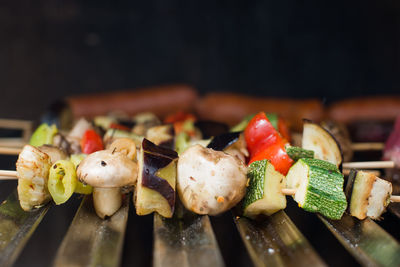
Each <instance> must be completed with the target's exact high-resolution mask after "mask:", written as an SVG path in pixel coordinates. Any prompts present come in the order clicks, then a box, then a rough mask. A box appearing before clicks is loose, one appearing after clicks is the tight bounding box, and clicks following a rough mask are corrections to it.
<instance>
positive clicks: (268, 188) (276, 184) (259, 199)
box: [243, 160, 286, 218]
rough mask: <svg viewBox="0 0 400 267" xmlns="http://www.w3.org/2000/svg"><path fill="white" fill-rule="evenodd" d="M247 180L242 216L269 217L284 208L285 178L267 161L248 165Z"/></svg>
mask: <svg viewBox="0 0 400 267" xmlns="http://www.w3.org/2000/svg"><path fill="white" fill-rule="evenodd" d="M248 178H249V179H250V183H249V187H248V188H247V192H246V196H245V198H244V201H243V208H244V210H243V215H244V216H246V217H249V218H255V217H257V216H258V215H260V214H265V215H268V216H269V215H272V214H274V213H275V212H277V211H279V210H282V209H284V208H286V196H285V195H283V194H282V189H283V188H284V187H285V184H286V178H285V176H283V175H282V174H281V173H280V172H278V171H276V170H275V168H274V166H273V165H272V164H271V163H270V162H269V161H268V160H260V161H255V162H253V163H252V164H250V166H249V171H248Z"/></svg>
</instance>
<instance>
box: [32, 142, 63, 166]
mask: <svg viewBox="0 0 400 267" xmlns="http://www.w3.org/2000/svg"><path fill="white" fill-rule="evenodd" d="M38 149H39V150H40V151H42V152H43V153H46V154H47V155H48V156H49V157H50V161H51V164H53V163H55V162H56V161H57V160H62V159H67V158H68V155H67V153H65V152H64V151H63V150H61V149H59V148H58V147H55V146H52V145H43V146H40V147H38Z"/></svg>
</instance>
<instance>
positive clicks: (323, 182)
mask: <svg viewBox="0 0 400 267" xmlns="http://www.w3.org/2000/svg"><path fill="white" fill-rule="evenodd" d="M343 183H344V179H343V174H341V173H340V172H339V170H338V168H337V167H336V165H334V164H332V163H330V162H327V161H323V160H319V159H304V158H303V159H299V160H298V161H297V163H296V164H294V165H293V166H292V168H290V170H289V172H288V175H287V176H286V185H287V187H288V188H293V189H296V190H297V191H296V194H295V195H294V200H295V201H296V202H297V203H298V204H299V206H300V207H301V208H303V209H304V210H306V211H310V212H319V213H321V214H322V215H324V216H325V217H328V218H330V219H333V220H338V219H340V218H341V217H342V215H343V213H344V211H345V210H346V207H347V202H346V197H345V195H344V193H343Z"/></svg>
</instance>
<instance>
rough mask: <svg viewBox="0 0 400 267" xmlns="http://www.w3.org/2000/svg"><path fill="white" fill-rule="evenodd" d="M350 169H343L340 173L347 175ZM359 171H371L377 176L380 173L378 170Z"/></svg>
mask: <svg viewBox="0 0 400 267" xmlns="http://www.w3.org/2000/svg"><path fill="white" fill-rule="evenodd" d="M350 171H351V169H344V170H343V172H342V173H343V174H344V175H349V174H350ZM360 171H365V172H369V173H372V174H373V175H375V176H378V177H380V176H381V174H382V173H381V172H380V171H379V170H360Z"/></svg>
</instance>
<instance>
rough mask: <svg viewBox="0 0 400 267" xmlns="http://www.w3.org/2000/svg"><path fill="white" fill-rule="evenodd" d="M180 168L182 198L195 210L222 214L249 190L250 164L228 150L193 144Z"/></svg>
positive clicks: (179, 187) (185, 203)
mask: <svg viewBox="0 0 400 267" xmlns="http://www.w3.org/2000/svg"><path fill="white" fill-rule="evenodd" d="M177 170H178V177H177V188H178V193H179V197H180V199H181V201H182V203H183V204H184V206H185V207H186V208H187V209H189V210H191V211H193V212H195V213H198V214H209V215H217V214H220V213H222V212H225V211H227V210H229V209H230V208H232V207H233V206H235V205H236V204H237V203H238V202H239V201H240V200H241V199H242V198H243V197H244V195H245V193H246V182H247V177H246V173H247V168H246V166H245V165H244V163H243V162H242V161H241V160H239V159H238V158H237V157H234V156H231V155H228V154H226V153H224V152H221V151H215V150H213V149H210V148H204V147H202V146H200V145H195V146H192V147H190V148H188V149H187V150H185V152H184V153H183V154H182V155H181V156H180V157H179V160H178V169H177Z"/></svg>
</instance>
